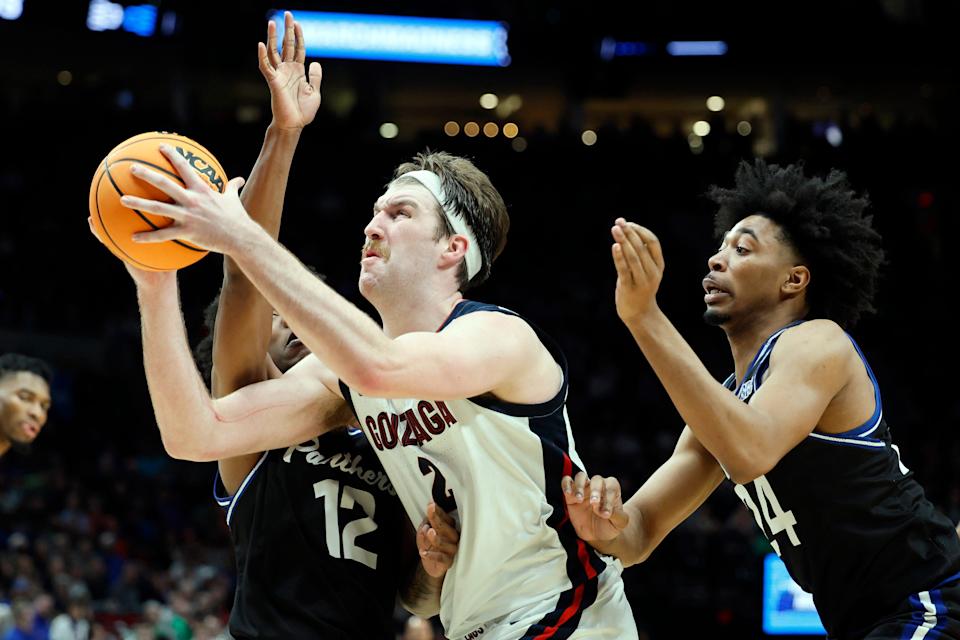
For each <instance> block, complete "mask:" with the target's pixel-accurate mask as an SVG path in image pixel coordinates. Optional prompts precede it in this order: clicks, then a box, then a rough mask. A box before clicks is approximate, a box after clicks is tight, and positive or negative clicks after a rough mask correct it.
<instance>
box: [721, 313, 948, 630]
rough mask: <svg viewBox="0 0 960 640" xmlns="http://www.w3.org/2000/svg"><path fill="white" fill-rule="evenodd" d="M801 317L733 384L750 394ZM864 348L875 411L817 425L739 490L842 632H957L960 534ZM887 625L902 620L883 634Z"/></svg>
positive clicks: (827, 623)
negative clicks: (900, 437)
mask: <svg viewBox="0 0 960 640" xmlns="http://www.w3.org/2000/svg"><path fill="white" fill-rule="evenodd" d="M792 326H794V325H789V326H788V327H785V328H784V329H781V330H780V331H778V332H777V333H775V334H774V335H773V336H771V337H770V338H769V339H767V341H766V343H765V344H764V345H763V347H761V349H760V351H759V352H758V353H757V355H756V356H755V357H754V360H753V362H752V363H751V365H750V367H749V368H748V370H747V372H746V375H745V376H744V380H743V382H742V383H741V384H740V385H736V380H735V379H734V376H730V378H728V379H727V381H726V382H725V383H724V384H725V386H726V387H727V388H729V389H730V390H731V391H734V392H735V393H736V394H737V395H738V397H739V398H740V399H741V400H743V401H744V402H749V401H750V398H751V397H752V396H753V394H754V393H755V392H756V390H757V389H758V388H759V387H760V386H761V385H762V384H763V380H764V374H765V373H766V372H767V369H768V367H769V365H770V354H771V352H772V351H773V348H774V345H775V344H776V342H777V340H778V339H779V337H780V335H781V334H782V333H783V332H784V331H786V330H787V329H789V328H790V327H792ZM851 342H853V339H852V338H851ZM853 345H854V347H855V348H856V349H857V352H858V353H859V354H860V357H861V359H862V360H863V365H864V367H865V368H866V371H867V373H868V374H869V376H870V380H871V381H872V382H873V385H874V395H875V398H876V408H875V410H874V413H873V415H872V416H871V417H870V419H869V420H867V421H866V422H865V423H864V424H862V425H860V426H858V427H856V428H855V429H850V430H849V431H846V432H843V433H838V434H825V433H819V432H818V431H816V430H814V431H813V432H812V433H811V434H810V435H809V436H808V437H806V438H805V439H804V440H803V441H802V442H801V443H800V444H798V445H797V446H796V447H794V448H793V449H791V450H790V451H789V452H788V453H787V454H786V455H785V456H784V457H783V458H782V459H781V460H780V462H778V463H777V465H776V466H775V467H774V468H773V469H771V470H770V471H769V472H768V473H766V474H765V475H763V476H760V477H759V478H757V479H756V480H754V481H752V482H750V483H748V484H746V485H737V486H736V493H737V495H738V496H739V497H740V499H741V500H742V501H743V502H744V504H746V505H747V506H748V507H749V508H750V510H751V511H753V514H754V516H755V518H756V520H757V523H758V524H759V525H760V526H761V528H762V529H763V532H764V534H765V535H766V537H767V539H768V540H769V541H770V544H771V545H772V546H773V548H774V550H775V551H776V552H777V553H778V554H779V555H780V556H781V558H783V561H784V563H785V564H786V565H787V569H788V570H789V571H790V575H791V576H793V579H794V580H796V582H797V584H799V585H800V586H801V587H802V588H803V589H804V590H805V591H808V592H810V593H812V594H813V599H814V603H815V604H816V606H817V611H818V612H819V614H820V618H821V620H822V621H823V624H824V627H826V629H827V631H828V632H829V634H830V636H831V638H843V639H846V638H864V637H870V638H878V639H879V638H888V637H890V638H898V639H899V638H900V637H901V636H902V637H903V638H906V639H910V638H913V637H915V636H914V633H918V634H920V635H917V636H916V637H917V638H923V637H927V638H929V639H932V638H936V637H951V636H940V635H938V634H939V633H941V632H947V633H950V632H953V633H956V632H958V631H960V626H958V621H960V617H957V613H958V609H960V607H958V603H960V600H958V599H957V598H958V596H960V587H957V586H956V585H957V583H958V580H960V540H958V538H957V533H956V531H955V530H954V527H953V525H952V524H951V523H950V521H949V520H948V519H947V517H946V516H945V515H943V514H942V513H940V512H939V511H937V510H936V508H935V507H934V506H933V505H932V504H931V503H930V502H929V501H928V500H927V499H926V498H925V497H924V493H923V488H922V487H921V486H920V485H919V484H918V483H917V481H916V480H915V479H914V477H913V472H911V471H910V470H909V469H907V467H905V466H904V465H903V463H902V462H901V460H900V452H899V450H898V449H897V446H896V445H895V444H893V440H892V438H891V435H890V429H889V427H888V426H887V423H886V421H885V420H884V418H883V405H882V402H881V399H880V387H879V385H878V384H877V380H876V378H875V377H874V375H873V371H871V370H870V365H869V364H867V361H866V359H865V358H864V357H863V353H862V352H860V348H859V347H857V345H856V343H855V342H854V343H853ZM948 611H950V614H951V615H947V614H948ZM951 617H952V620H951ZM883 624H886V625H893V627H889V626H888V627H887V630H886V631H881V625H883ZM924 625H927V626H924ZM891 628H893V629H896V631H895V632H890V629H891ZM918 629H920V631H917V630H918ZM924 629H926V631H925V630H924ZM951 629H952V631H951ZM871 632H872V634H871ZM927 633H929V634H930V635H926V634H927ZM878 634H879V635H878ZM952 637H960V635H957V636H952Z"/></svg>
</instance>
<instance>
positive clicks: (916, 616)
mask: <svg viewBox="0 0 960 640" xmlns="http://www.w3.org/2000/svg"><path fill="white" fill-rule="evenodd" d="M907 601H908V602H909V603H910V607H911V608H912V609H913V611H912V612H911V614H910V618H911V622H910V624H908V625H906V626H905V627H904V628H903V633H902V634H901V635H900V640H910V638H912V637H913V634H914V632H915V631H916V630H917V629H919V628H920V625H922V624H923V616H924V614H926V612H927V609H926V607H924V606H923V603H922V602H920V598H919V597H918V596H917V595H916V594H911V595H910V596H909V597H908V598H907Z"/></svg>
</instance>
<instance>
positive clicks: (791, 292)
mask: <svg viewBox="0 0 960 640" xmlns="http://www.w3.org/2000/svg"><path fill="white" fill-rule="evenodd" d="M809 285H810V269H808V268H807V267H806V265H802V264H798V265H794V266H793V267H790V270H789V271H788V272H787V277H786V279H785V280H784V282H783V284H782V285H781V286H780V290H781V291H783V293H784V294H785V295H787V296H790V297H793V296H796V295H799V294H800V293H802V292H803V291H804V290H806V288H807V287H808V286H809Z"/></svg>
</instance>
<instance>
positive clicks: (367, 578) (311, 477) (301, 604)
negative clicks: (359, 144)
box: [198, 12, 456, 640]
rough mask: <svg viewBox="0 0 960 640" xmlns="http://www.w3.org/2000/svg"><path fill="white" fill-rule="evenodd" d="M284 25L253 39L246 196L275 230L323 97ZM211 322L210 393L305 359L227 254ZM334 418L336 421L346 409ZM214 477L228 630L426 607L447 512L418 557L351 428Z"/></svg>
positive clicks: (353, 629)
mask: <svg viewBox="0 0 960 640" xmlns="http://www.w3.org/2000/svg"><path fill="white" fill-rule="evenodd" d="M284 19H285V21H286V25H285V38H284V42H283V49H282V52H281V53H280V54H278V53H277V46H276V26H275V24H274V23H273V22H270V23H269V25H268V38H267V45H266V47H264V45H263V44H260V45H259V46H260V51H259V53H260V69H261V72H262V73H263V75H264V77H265V78H266V80H267V84H268V86H269V87H270V92H271V103H272V111H273V122H272V123H271V125H270V127H269V128H268V130H267V134H266V137H265V140H264V145H263V148H262V149H261V152H260V156H259V157H258V160H257V163H256V165H255V167H254V170H253V172H252V174H251V180H250V181H249V183H248V184H247V187H246V189H244V193H243V202H244V204H245V205H246V206H247V207H249V208H250V210H251V212H252V213H253V217H254V219H255V220H256V221H257V222H258V223H260V224H261V225H262V226H263V227H264V228H265V229H267V230H268V232H269V233H270V234H271V235H272V236H273V237H276V235H277V234H278V232H279V227H280V217H281V210H282V205H283V195H284V192H285V190H286V185H287V179H288V176H289V171H290V165H291V163H292V160H293V154H294V151H295V148H296V145H297V142H298V138H299V135H300V132H301V130H302V128H303V127H304V126H306V125H307V124H309V123H310V122H311V121H312V120H313V119H314V116H315V114H316V112H317V108H318V106H319V104H320V93H319V83H320V72H321V70H320V67H319V65H318V64H317V63H313V65H311V67H312V68H311V69H310V77H309V79H308V77H307V75H306V74H305V72H306V69H305V68H304V46H303V35H302V32H301V29H300V25H299V24H297V23H295V22H294V21H293V16H292V15H291V14H290V13H289V12H287V13H286V14H285V16H284ZM271 316H272V317H271ZM218 319H219V321H218ZM208 321H209V324H208V329H210V332H211V340H207V341H204V342H202V343H201V345H198V355H200V356H201V357H200V358H198V361H200V362H205V363H208V366H210V367H211V368H212V369H208V370H207V371H206V372H205V373H206V376H205V377H206V378H207V379H208V380H210V381H211V389H212V390H213V393H214V395H215V396H218V397H220V396H224V395H227V394H229V393H230V392H232V391H234V390H235V389H237V388H239V387H241V386H243V385H245V384H249V383H250V382H254V381H260V380H265V379H267V378H269V377H272V376H274V375H275V374H274V372H276V375H280V374H282V372H284V371H286V370H288V369H289V368H290V367H292V366H293V365H294V364H296V363H297V362H299V361H300V360H301V359H302V358H303V357H304V356H306V355H307V353H308V351H307V350H306V348H305V347H304V346H303V345H302V344H300V343H299V341H298V340H296V336H294V335H292V334H291V332H290V330H289V328H288V327H287V325H286V323H284V322H283V320H282V319H281V318H280V317H279V316H278V315H277V314H273V313H272V312H271V309H270V307H269V305H267V304H266V302H265V301H264V300H263V298H262V297H261V296H260V295H259V294H258V293H257V291H256V289H254V288H253V287H252V286H251V285H250V283H249V281H248V280H246V278H245V277H244V276H243V273H242V272H240V271H239V269H237V268H236V265H235V264H234V263H233V262H232V260H230V259H229V258H226V259H225V260H224V282H223V288H222V291H221V294H220V295H219V296H218V299H217V307H216V312H215V313H214V314H212V317H209V318H208ZM333 420H335V421H337V422H339V423H340V424H346V422H348V421H350V420H351V416H349V414H348V413H347V414H344V415H342V416H339V417H334V418H333ZM218 471H219V472H218V476H217V482H216V486H215V491H214V493H215V497H216V499H217V500H218V502H219V503H220V505H221V506H223V507H224V509H225V510H226V518H227V523H228V524H229V526H230V534H231V538H232V540H233V543H234V550H235V555H236V559H237V584H236V593H235V599H234V606H233V608H232V610H231V613H230V632H231V635H232V636H233V637H235V638H318V639H319V638H344V639H347V638H352V639H357V640H359V639H364V640H366V639H373V638H393V637H394V632H393V609H394V602H395V599H396V596H397V593H398V591H399V593H400V597H401V600H402V601H403V603H404V606H406V607H407V608H408V609H410V610H411V611H413V612H415V613H417V614H418V615H420V616H424V617H430V616H433V615H436V613H437V611H438V610H439V602H440V596H439V594H440V586H441V584H442V579H443V575H444V573H445V572H446V570H447V569H448V568H449V566H450V563H451V562H452V553H453V551H449V550H448V549H437V548H434V547H435V546H436V547H439V546H441V545H444V546H450V545H451V544H452V545H453V546H455V544H456V540H455V538H456V531H455V530H453V529H452V527H451V526H450V524H449V522H448V521H449V517H448V516H445V514H443V513H442V512H439V511H438V510H436V509H430V510H428V517H429V518H430V520H431V521H432V522H433V525H434V526H433V527H431V525H430V524H429V523H426V522H425V523H424V525H422V526H421V528H420V531H419V532H418V534H417V538H418V542H420V543H421V544H422V545H423V547H424V554H423V555H424V557H423V565H421V563H420V562H419V561H418V560H419V557H418V555H417V544H416V542H414V535H415V534H414V529H413V527H412V526H411V525H410V524H409V523H408V521H407V518H406V515H405V514H404V512H403V509H402V506H401V505H400V502H399V500H398V499H397V497H396V491H395V490H394V489H393V486H392V485H391V484H390V481H389V479H388V478H387V477H386V474H385V472H384V471H383V469H382V467H381V466H380V465H379V463H378V461H377V458H376V455H375V454H374V453H373V452H372V451H371V449H370V447H369V445H368V444H367V443H366V440H365V439H364V438H363V435H362V434H361V433H360V432H359V431H358V430H347V429H346V428H341V429H336V430H334V431H330V432H329V433H325V434H323V435H322V436H319V437H314V438H312V439H311V440H309V441H307V442H304V443H301V444H300V445H299V446H290V447H286V448H282V449H275V450H272V451H265V452H261V453H257V454H253V455H245V456H238V457H230V458H223V459H220V460H219V461H218ZM434 529H435V530H434ZM431 531H432V533H431ZM448 538H452V541H448V540H447V539H448Z"/></svg>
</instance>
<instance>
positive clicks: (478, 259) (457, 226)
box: [400, 169, 483, 280]
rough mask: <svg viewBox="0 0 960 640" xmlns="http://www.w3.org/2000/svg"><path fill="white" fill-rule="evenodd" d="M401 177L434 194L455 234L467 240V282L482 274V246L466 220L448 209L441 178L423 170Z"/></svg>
mask: <svg viewBox="0 0 960 640" xmlns="http://www.w3.org/2000/svg"><path fill="white" fill-rule="evenodd" d="M400 177H401V178H407V177H410V178H413V179H414V180H416V181H417V182H419V183H420V184H422V185H423V186H424V187H426V188H427V190H428V191H429V192H430V193H432V194H433V197H434V198H436V199H437V202H438V203H439V204H440V210H441V211H443V215H445V216H446V217H447V220H448V221H449V222H450V226H451V227H453V231H454V233H456V234H457V235H460V236H463V237H465V238H466V239H467V255H466V257H465V260H466V262H467V280H473V276H475V275H477V274H478V273H480V267H482V266H483V256H481V255H480V244H479V243H478V242H477V237H476V236H475V235H473V230H472V229H470V225H468V224H467V221H466V219H465V218H464V217H462V216H460V215H459V214H458V213H457V212H455V211H452V210H451V209H449V208H447V205H446V201H447V196H446V194H445V193H444V192H443V183H442V182H440V176H438V175H437V174H435V173H434V172H433V171H426V170H422V169H421V170H420V171H408V172H407V173H405V174H403V175H402V176H400Z"/></svg>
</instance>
